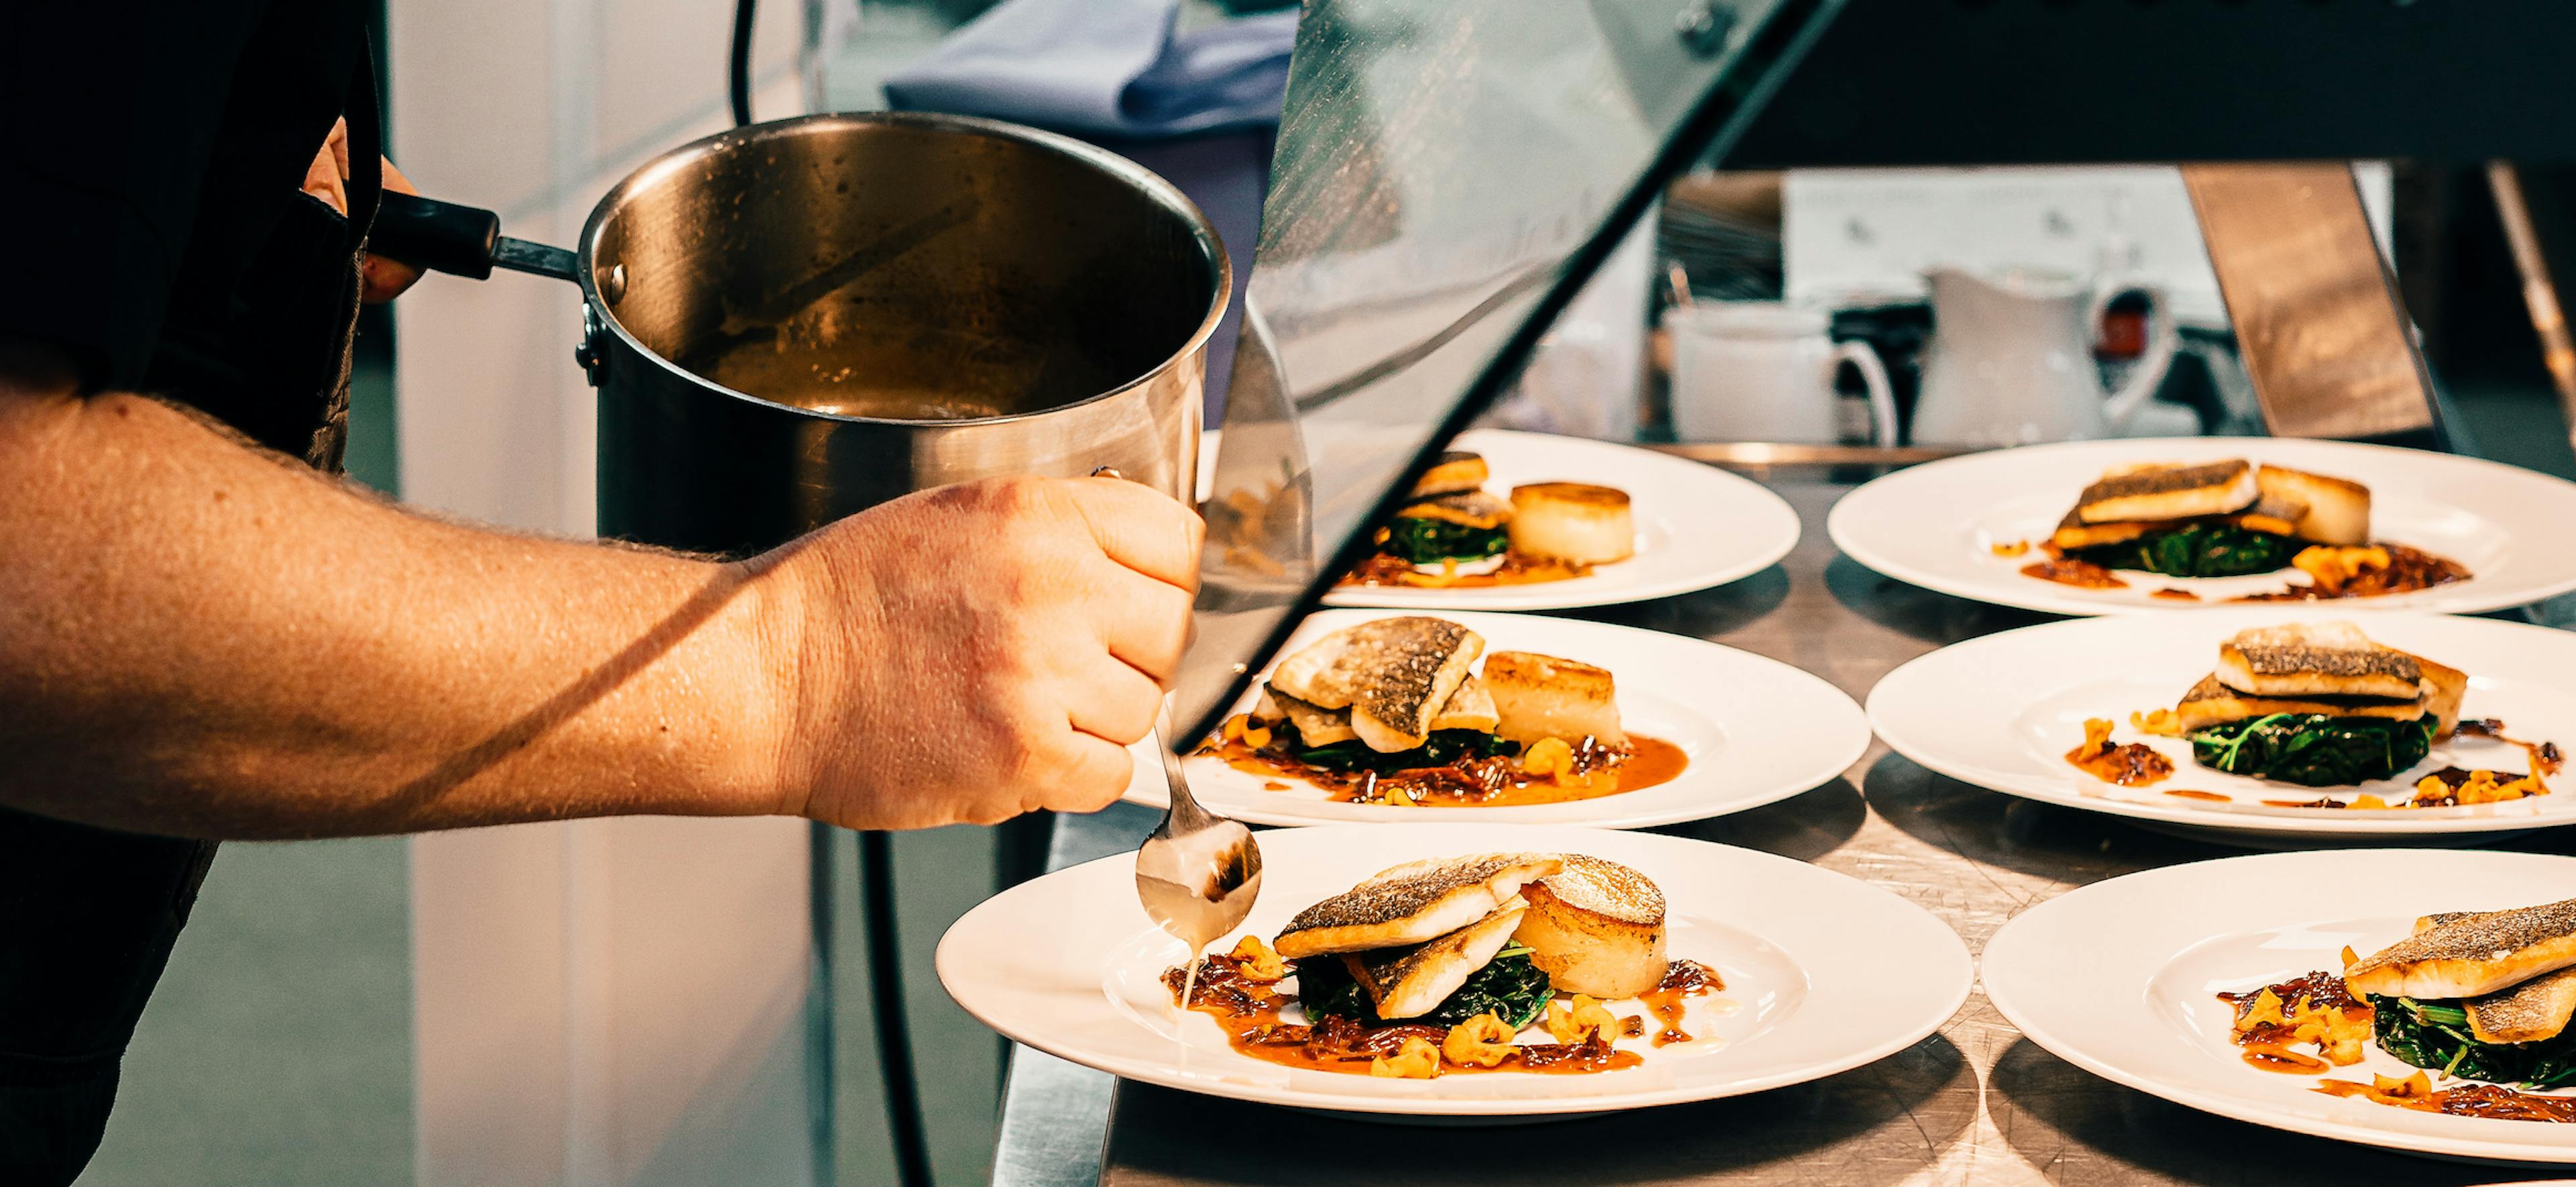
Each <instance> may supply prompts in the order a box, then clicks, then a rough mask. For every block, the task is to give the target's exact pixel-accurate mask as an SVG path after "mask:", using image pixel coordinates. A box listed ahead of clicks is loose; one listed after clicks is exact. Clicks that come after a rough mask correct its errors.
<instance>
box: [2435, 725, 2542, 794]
mask: <svg viewBox="0 0 2576 1187" xmlns="http://www.w3.org/2000/svg"><path fill="white" fill-rule="evenodd" d="M2452 732H2453V733H2455V734H2458V735H2459V736H2461V737H2465V738H2493V739H2495V740H2496V741H2499V742H2503V743H2506V744H2508V745H2513V746H2520V747H2522V751H2523V753H2525V754H2528V755H2530V756H2531V773H2532V774H2534V775H2555V774H2557V773H2558V768H2560V767H2562V766H2565V765H2567V753H2566V752H2565V751H2563V750H2560V749H2559V748H2558V743H2556V742H2525V741H2523V740H2522V739H2520V738H2509V737H2506V736H2505V732H2504V723H2503V722H2501V721H2498V720H2496V719H2495V718H2492V717H2466V718H2462V719H2461V720H2460V724H2459V726H2458V727H2457V728H2456V729H2454V730H2453V731H2452ZM2437 773H2442V774H2447V772H2437ZM2443 781H2444V782H2446V783H2447V782H2449V781H2450V780H2448V779H2447V778H2446V779H2444V780H2443Z"/></svg>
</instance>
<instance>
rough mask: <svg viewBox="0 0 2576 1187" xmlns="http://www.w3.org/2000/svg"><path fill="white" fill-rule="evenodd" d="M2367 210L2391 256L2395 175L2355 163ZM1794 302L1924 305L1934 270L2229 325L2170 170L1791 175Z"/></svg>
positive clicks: (1789, 269)
mask: <svg viewBox="0 0 2576 1187" xmlns="http://www.w3.org/2000/svg"><path fill="white" fill-rule="evenodd" d="M2354 172H2355V175H2356V177H2357V178H2358V181H2359V185H2360V187H2361V195H2362V205H2363V207H2364V209H2366V210H2367V211H2368V212H2369V214H2370V219H2371V223H2372V225H2373V227H2374V228H2375V229H2376V230H2377V231H2378V233H2379V244H2380V251H2381V253H2382V254H2383V255H2385V254H2386V253H2387V251H2388V234H2389V204H2390V196H2389V195H2390V180H2389V172H2388V166H2387V165H2386V164H2385V163H2383V162H2376V161H2364V162H2360V163H2359V164H2358V165H2356V166H2355V170H2354ZM1782 214H1783V219H1782V228H1781V240H1782V242H1781V252H1782V263H1783V265H1784V267H1785V270H1786V276H1785V280H1786V282H1787V288H1788V294H1787V295H1788V297H1789V299H1790V300H1793V301H1803V302H1810V303H1815V304H1823V305H1833V304H1841V303H1844V302H1846V301H1847V300H1849V299H1850V298H1852V297H1854V296H1856V295H1867V296H1874V297H1896V296H1920V295H1921V294H1922V292H1923V282H1922V280H1921V276H1920V274H1921V272H1922V270H1923V269H1924V268H1926V267H1930V266H1933V265H1937V264H1952V265H1961V266H1966V267H1970V268H1980V269H2000V268H2010V267H2039V268H2048V269H2053V270H2056V271H2061V272H2070V273H2074V274H2076V275H2091V274H2094V273H2096V272H2097V271H2104V270H2109V271H2117V272H2121V273H2123V274H2128V275H2132V276H2134V277H2138V278H2143V279H2146V280H2150V281H2153V282H2155V283H2157V284H2159V285H2161V286H2163V288H2164V290H2165V292H2166V294H2167V295H2168V296H2170V297H2171V298H2172V299H2173V302H2174V306H2175V311H2176V313H2177V314H2178V315H2179V316H2181V317H2182V318H2184V319H2187V320H2189V321H2192V322H2195V323H2199V324H2205V325H2212V326H2223V325H2225V324H2226V322H2227V314H2226V309H2225V307H2224V306H2223V305H2222V304H2221V303H2220V301H2219V297H2218V277H2217V275H2216V274H2215V273H2213V272H2211V271H2210V267H2209V251H2208V248H2207V247H2206V246H2204V245H2203V244H2202V243H2201V239H2200V223H2199V220H2198V218H2197V217H2196V216H2195V215H2194V214H2193V212H2192V208H2191V196H2190V195H2189V194H2188V193H2186V192H2185V191H2184V189H2183V184H2182V174H2181V173H2180V172H2179V171H2177V170H2176V169H2174V168H2173V167H2172V166H2170V165H2124V166H2088V167H2010V168H1979V169H1794V170H1791V171H1790V172H1789V174H1788V179H1787V181H1786V182H1785V183H1784V184H1783V190H1782Z"/></svg>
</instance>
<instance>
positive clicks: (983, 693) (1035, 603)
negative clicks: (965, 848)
mask: <svg viewBox="0 0 2576 1187" xmlns="http://www.w3.org/2000/svg"><path fill="white" fill-rule="evenodd" d="M71 376H72V371H71V370H70V368H69V366H68V365H67V363H66V361H65V359H64V358H63V356H62V355H61V354H59V353H58V352H56V351H54V350H53V349H52V348H51V347H50V346H48V345H46V344H42V343H38V342H33V341H29V340H26V339H16V340H12V339H9V338H7V337H6V336H0V754H5V755H7V756H8V758H7V761H5V762H0V804H4V805H7V806H10V807H16V808H20V809H24V810H28V811H33V812H39V813H43V814H47V815H53V816H59V817H64V818H68V819H74V820H80V821H86V822H90V823H95V824H101V825H106V826H110V827H117V828H126V829H133V830H137V831H148V832H159V833H172V834H180V835H190V836H203V837H218V838H231V837H288V836H322V835H348V834H361V833H387V832H403V831H412V830H420V829H433V828H448V827H456V826H462V825H477V824H492V823H500V822H508V821H522V820H540V819H556V818H563V817H576V816H598V815H610V814H619V813H675V814H703V815H719V814H756V813H801V814H806V815H812V816H815V817H818V818H821V819H826V820H832V821H835V822H838V823H844V824H850V825H854V826H869V827H917V826H926V825H933V824H940V823H948V822H952V821H959V820H971V821H990V820H995V819H1000V818H1003V817H1006V816H1009V815H1012V814H1014V813H1016V812H1019V811H1024V810H1027V809H1030V808H1036V807H1041V806H1047V807H1064V808H1091V807H1097V806H1099V805H1101V804H1103V803H1106V802H1107V801H1108V800H1110V799H1112V798H1115V796H1116V795H1117V793H1118V791H1119V789H1121V788H1123V787H1124V785H1125V783H1126V780H1127V777H1128V770H1129V767H1128V758H1127V754H1126V752H1125V751H1124V750H1123V749H1121V744H1123V743H1125V742H1128V741H1132V740H1134V739H1136V738H1138V737H1141V736H1143V735H1144V734H1145V732H1146V731H1147V729H1148V728H1149V727H1150V726H1151V724H1152V720H1153V714H1154V710H1155V707H1156V704H1157V700H1158V696H1159V689H1158V687H1157V682H1158V681H1166V680H1168V678H1169V676H1170V674H1171V672H1172V670H1173V668H1174V666H1175V664H1177V662H1178V659H1179V654H1180V650H1181V646H1182V642H1183V639H1184V637H1185V635H1186V631H1187V620H1188V602H1189V593H1190V588H1191V587H1192V585H1193V584H1194V582H1195V580H1196V555H1197V546H1198V537H1197V530H1198V522H1197V519H1196V517H1195V516H1193V515H1191V514H1190V513H1189V512H1188V511H1186V510H1184V509H1182V508H1181V507H1180V506H1179V505H1178V504H1175V503H1173V502H1172V501H1170V500H1169V499H1166V498H1163V497H1162V496H1160V495H1156V494H1153V493H1152V492H1149V491H1146V490H1145V489H1143V488H1141V487H1137V486H1135V485H1133V484H1130V483H1123V482H1117V481H1113V480H1110V479H1091V480H1071V481H1066V480H1055V481H1018V482H1005V483H985V484H975V485H972V486H967V487H955V488H949V489H948V490H945V491H941V492H934V493H932V494H930V495H928V496H914V497H913V498H911V499H907V500H904V501H902V502H899V503H895V504H889V505H888V506H886V507H884V508H880V509H878V510H876V511H873V512H869V513H867V514H864V515H860V516H855V517H853V518H851V519H849V520H845V521H843V522H842V523H840V524H837V525H834V526H833V527H831V528H829V529H825V530H824V531H821V532H817V533H815V534H813V535H811V536H808V537H806V538H804V539H802V540H800V541H797V542H796V543H794V544H791V545H789V546H787V547H785V548H782V549H779V550H777V551H775V552H772V553H769V554H766V555H764V556H761V557H758V558H755V559H753V560H751V561H748V562H742V563H735V564H717V563H712V562H708V561H703V560H697V559H692V558H688V557H682V556H674V555H669V554H665V553H658V552H653V551H646V550H641V549H629V548H617V547H610V546H603V545H597V544H590V543H580V542H571V541H560V540H550V539H542V538H534V537H529V536H522V535H512V534H507V533H502V532H498V531H493V530H488V529H484V528H478V527H473V526H466V525H461V524H455V523H447V522H441V521H438V520H435V519H431V518H428V517H425V516H422V515H418V514H414V513H411V512H408V511H405V510H403V509H401V508H399V507H396V506H394V505H392V504H389V503H387V502H384V501H382V500H380V499H377V498H375V497H372V496H370V495H368V494H366V493H364V492H362V491H360V490H357V489H354V488H352V487H350V486H348V485H346V484H344V483H341V482H338V481H336V480H333V479H330V478H326V477H323V476H321V475H318V474H316V473H314V472H312V471H310V470H308V469H306V468H304V467H302V466H300V465H298V464H296V463H294V462H292V461H289V460H287V459H283V458H279V457H276V456H274V455H269V454H264V453H262V452H260V451H258V450H256V449H254V448H252V447H249V446H247V445H245V444H242V443H241V442H239V441H237V440H234V439H232V438H230V437H229V436H227V435H226V434H224V433H222V432H221V431H219V430H217V429H214V428H212V427H209V426H208V425H206V424H204V423H202V422H201V421H200V420H198V419H197V418H196V417H194V416H193V415H191V414H188V413H185V412H182V411H180V410H178V409H175V408H173V407H171V406H169V405H166V404H163V403H160V402H157V401H154V400H150V399H146V398H143V397H139V396H132V395H117V394H108V395H90V396H82V395H78V394H75V391H74V387H73V383H72V379H71Z"/></svg>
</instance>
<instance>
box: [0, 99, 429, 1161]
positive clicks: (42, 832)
mask: <svg viewBox="0 0 2576 1187" xmlns="http://www.w3.org/2000/svg"><path fill="white" fill-rule="evenodd" d="M348 105H349V108H350V110H349V113H348V120H349V137H348V144H349V165H350V172H351V173H352V174H353V176H352V177H351V178H350V179H349V182H348V187H347V188H348V201H349V212H350V213H349V215H348V216H347V217H343V216H342V215H341V214H339V213H338V212H336V211H334V210H332V209H331V208H330V206H329V205H328V204H327V203H324V202H322V201H321V200H319V199H316V198H312V197H309V196H306V195H301V194H298V195H294V196H295V198H296V199H297V200H296V201H295V202H294V203H293V204H292V206H293V209H292V211H291V212H290V213H289V214H287V215H286V216H285V217H284V218H283V219H282V220H281V221H280V223H279V225H278V227H277V229H276V231H275V232H274V233H273V234H272V235H270V237H269V238H268V240H267V241H266V242H265V243H264V244H263V245H262V247H261V249H260V252H259V254H258V256H257V257H256V259H255V260H254V261H253V264H252V266H251V267H250V268H249V269H248V270H247V271H246V272H245V273H244V275H243V277H242V279H241V281H240V283H239V285H238V288H237V291H236V295H237V300H236V301H234V302H233V308H232V309H231V310H230V311H229V312H230V316H228V317H227V318H225V319H224V321H223V324H221V325H218V326H197V327H174V329H173V331H172V332H170V333H168V334H167V335H166V336H165V339H164V341H163V343H162V344H161V346H160V347H159V348H158V349H157V350H156V353H155V355H154V361H153V372H154V374H153V377H152V378H151V379H150V380H149V381H147V384H146V390H153V391H180V392H185V393H187V394H186V399H185V402H187V403H189V404H192V405H194V406H197V407H199V408H202V409H205V410H207V411H209V412H212V413H214V414H215V415H216V416H218V417H219V418H220V419H223V420H226V421H228V422H230V423H232V424H233V425H234V427H236V428H238V429H241V430H242V431H244V432H246V433H248V434H249V435H250V436H252V437H254V438H257V439H259V440H260V441H262V442H264V443H267V444H269V445H271V446H273V447H276V448H280V449H282V450H284V451H285V452H289V453H295V454H300V455H301V456H302V457H303V459H304V460H305V462H306V463H308V464H310V465H312V466H314V467H315V468H317V469H321V470H324V471H326V472H331V473H337V472H338V471H339V469H340V458H341V453H342V446H343V444H344V443H345V442H346V440H347V437H348V414H349V367H350V348H351V346H352V344H353V342H354V339H355V336H356V330H357V314H358V299H359V296H360V294H361V291H362V283H361V277H360V273H359V266H360V259H361V257H362V256H363V254H364V248H365V243H366V231H367V228H368V227H369V226H370V225H371V224H372V223H373V221H374V219H375V210H376V200H377V196H378V194H379V193H380V192H381V186H382V163H381V161H380V160H379V159H378V155H377V154H378V153H379V151H380V148H379V145H380V136H379V125H378V123H377V119H376V110H375V83H374V79H373V78H372V77H371V76H370V72H369V71H368V70H367V69H366V68H365V67H364V65H363V64H362V65H361V68H360V70H359V72H358V78H357V79H356V81H355V82H354V83H353V85H352V87H351V91H350V98H349V101H348ZM314 147H315V148H317V149H318V148H320V147H321V146H320V145H319V144H316V145H315V146H314ZM228 386H229V387H232V388H235V389H237V390H238V392H239V394H238V395H234V394H231V393H229V392H228V391H227V390H226V389H227V387H228ZM227 403H230V404H237V405H240V406H242V407H243V408H244V409H246V411H245V412H244V413H242V414H239V415H236V414H234V413H233V411H232V410H231V409H229V408H227V407H226V404H227ZM214 857H215V844H214V842H211V841H193V840H184V839H180V838H175V837H155V836H144V835H140V834H135V833H123V832H115V831H111V830H108V829H101V828H93V827H90V826H88V825H83V824H73V823H70V822H67V821H61V820H54V819H51V818H48V817H42V816H35V815H31V814H28V813H23V812H16V811H12V810H9V809H5V808H0V1183H6V1184H9V1185H10V1187H50V1185H55V1184H69V1183H70V1182H71V1181H72V1180H73V1179H74V1178H75V1177H76V1176H78V1175H79V1174H80V1171H81V1168H82V1167H83V1166H85V1165H86V1164H87V1163H88V1162H89V1159H90V1155H91V1154H92V1153H94V1152H96V1150H97V1149H98V1143H99V1138H100V1135H101V1134H102V1133H103V1132H104V1131H105V1129H106V1125H107V1114H108V1109H109V1106H110V1105H111V1104H112V1103H113V1102H114V1100H115V1097H116V1081H117V1068H118V1063H119V1061H120V1060H121V1059H122V1057H123V1056H124V1053H125V1045H126V1042H127V1040H129V1039H131V1038H132V1037H133V1035H134V1025H135V1021H136V1019H137V1018H138V1017H139V1016H140V1015H141V1014H142V1012H143V1006H144V1002H145V1001H146V1000H147V999H149V998H150V997H151V994H152V987H153V984H154V983H155V982H156V981H158V980H159V979H160V976H161V969H162V966H163V965H164V964H165V963H167V962H168V960H169V958H170V948H171V945H172V944H173V943H175V942H176V941H177V940H178V938H179V929H180V927H181V926H182V925H184V924H185V923H186V922H187V920H188V910H189V908H190V907H191V906H192V905H194V904H195V902H196V898H197V888H198V886H199V884H201V883H202V882H204V880H205V877H206V871H207V868H208V867H209V866H210V864H211V863H212V862H213V861H214Z"/></svg>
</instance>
